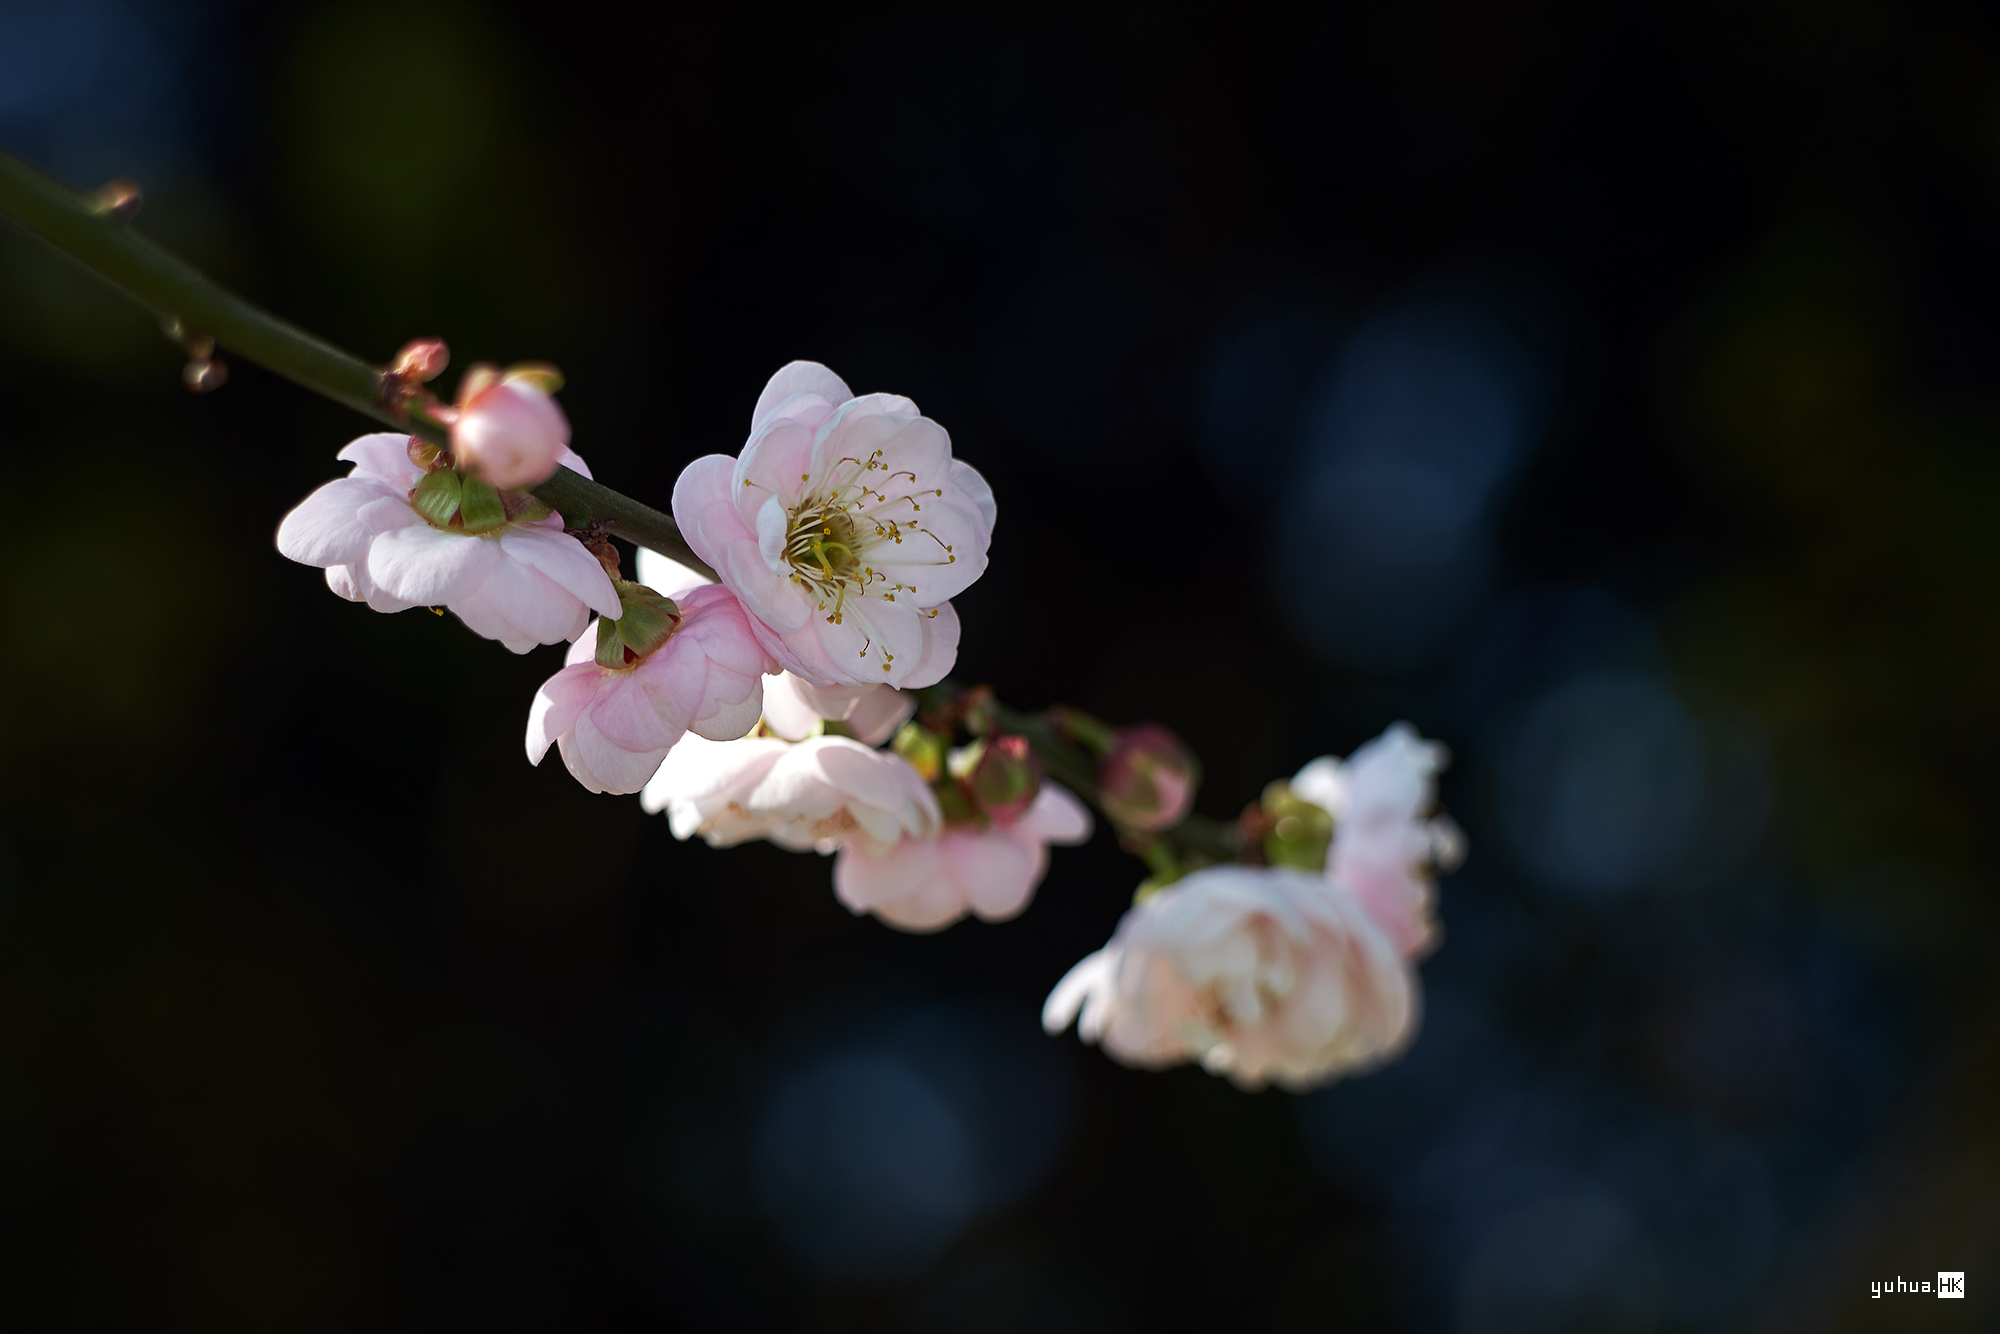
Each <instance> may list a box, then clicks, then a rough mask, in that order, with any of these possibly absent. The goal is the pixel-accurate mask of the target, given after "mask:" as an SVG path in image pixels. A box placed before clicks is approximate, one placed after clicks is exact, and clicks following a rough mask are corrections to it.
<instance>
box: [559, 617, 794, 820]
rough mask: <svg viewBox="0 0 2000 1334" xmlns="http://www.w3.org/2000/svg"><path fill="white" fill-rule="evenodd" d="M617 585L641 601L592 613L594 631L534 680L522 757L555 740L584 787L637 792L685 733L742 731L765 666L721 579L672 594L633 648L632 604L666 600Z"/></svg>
mask: <svg viewBox="0 0 2000 1334" xmlns="http://www.w3.org/2000/svg"><path fill="white" fill-rule="evenodd" d="M633 590H636V591H633ZM621 592H623V593H624V594H625V596H626V597H627V599H628V601H630V600H632V599H635V598H636V599H639V600H640V601H639V602H635V603H633V605H635V606H641V609H640V610H637V611H635V610H633V609H632V607H631V606H628V609H627V611H626V613H625V615H624V617H623V618H621V619H620V620H619V621H617V622H616V623H611V622H604V621H600V622H598V627H599V634H598V635H595V636H586V637H584V638H582V639H579V640H577V642H576V643H575V644H574V645H572V646H571V648H570V651H569V657H568V665H567V666H565V667H564V668H563V669H562V670H561V671H559V672H557V673H556V674H555V675H554V676H552V677H550V678H549V679H548V680H547V681H544V682H543V683H542V687H541V689H539V690H537V691H536V692H535V702H534V704H533V705H532V706H531V707H530V708H529V710H528V763H530V764H540V763H541V762H542V757H543V756H544V755H546V754H548V750H549V747H550V746H551V745H555V746H558V747H560V748H561V751H562V757H563V763H564V764H565V765H567V766H568V768H569V771H570V773H572V774H574V775H575V776H576V781H577V782H579V783H582V784H583V785H584V786H585V787H587V788H589V789H590V790H591V791H592V792H637V791H638V790H639V789H640V788H642V787H644V786H645V784H646V780H647V779H649V778H651V777H652V776H653V773H654V771H655V770H657V769H658V768H659V767H660V761H662V760H664V759H665V758H666V757H667V754H668V752H669V751H671V750H673V748H674V747H675V745H676V744H684V743H683V740H682V739H683V736H684V735H685V734H687V733H693V734H694V735H695V736H699V737H707V738H709V739H710V740H712V741H733V740H735V739H736V738H737V737H740V736H742V735H743V734H744V733H746V732H748V731H749V730H750V729H751V728H753V727H755V726H756V725H757V715H758V712H759V711H760V710H761V709H762V708H763V680H764V673H765V672H767V671H769V670H770V669H771V667H772V666H773V665H774V664H773V663H772V662H771V657H770V655H769V654H768V653H766V652H764V650H763V648H762V647H761V646H760V645H759V644H758V643H757V640H756V637H755V636H753V635H752V634H751V633H750V622H749V618H748V617H747V616H745V615H744V613H743V607H742V604H741V603H739V602H737V600H736V596H735V594H733V593H731V592H730V591H729V590H728V589H726V588H717V587H715V586H713V585H710V586H709V587H706V588H697V589H693V590H691V591H688V592H684V593H682V594H681V596H680V598H679V600H678V608H677V609H676V610H673V611H670V612H665V615H664V619H661V620H659V623H658V625H657V628H655V629H653V630H652V632H651V634H650V635H648V637H647V638H646V639H642V640H641V641H640V645H639V647H640V648H643V649H646V651H645V652H644V653H643V654H642V653H638V652H635V651H634V649H633V648H632V647H631V645H630V644H629V643H627V642H625V641H626V640H627V639H629V638H630V637H631V636H632V635H633V633H634V630H635V628H637V625H638V623H639V622H642V621H645V620H646V619H647V617H646V615H645V610H646V608H645V607H643V606H642V605H641V603H643V602H651V603H652V604H653V605H654V606H655V607H657V608H660V609H662V610H664V609H665V608H669V607H673V606H674V605H675V604H673V603H670V602H667V601H666V600H665V599H662V598H659V597H658V596H657V595H656V594H652V593H651V590H648V589H643V588H639V587H638V586H637V585H624V586H623V587H622V588H621ZM656 619H659V618H656Z"/></svg>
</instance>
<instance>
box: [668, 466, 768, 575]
mask: <svg viewBox="0 0 2000 1334" xmlns="http://www.w3.org/2000/svg"><path fill="white" fill-rule="evenodd" d="M735 476H736V460H735V459H732V458H730V457H729V456H728V455H727V454H710V455H707V456H706V457H704V458H698V459H696V460H695V461H694V462H693V463H690V464H688V466H687V467H685V468H683V469H681V475H680V477H679V479H678V480H676V481H675V482H674V504H673V510H674V523H675V525H676V526H678V527H679V528H680V530H681V536H682V537H683V538H685V539H687V544H688V545H689V546H690V547H692V548H694V554H695V555H697V556H699V557H701V558H702V560H704V561H706V562H707V563H708V564H709V565H710V566H711V567H713V568H714V569H717V570H720V569H721V568H722V553H723V551H724V549H725V548H727V547H728V545H729V544H730V543H731V542H735V541H738V540H740V539H742V538H746V537H749V536H750V535H751V532H752V529H751V527H750V525H749V524H748V523H747V522H746V521H745V520H744V519H743V518H742V516H741V515H739V514H738V513H737V511H736V491H737V490H738V489H739V488H738V486H737V484H736V482H735V480H734V479H735ZM641 582H647V581H646V580H643V579H642V580H641ZM654 587H655V588H656V589H657V590H658V591H659V592H662V593H665V592H666V591H667V590H666V589H664V588H659V587H658V585H654Z"/></svg>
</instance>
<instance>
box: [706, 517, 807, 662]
mask: <svg viewBox="0 0 2000 1334" xmlns="http://www.w3.org/2000/svg"><path fill="white" fill-rule="evenodd" d="M719 568H720V570H721V572H722V575H723V577H724V579H726V580H727V581H728V583H729V587H730V589H731V591H733V592H734V593H735V594H736V596H737V597H739V598H741V599H742V600H743V606H744V607H745V609H747V610H748V611H749V613H750V614H751V615H752V616H754V617H756V618H757V619H758V620H760V621H762V622H763V623H764V624H765V625H767V626H769V627H770V628H771V629H772V631H773V632H775V633H777V634H781V635H782V634H791V633H794V632H796V631H798V630H800V629H801V628H802V627H804V626H805V625H806V624H807V622H808V619H809V618H810V617H811V616H812V614H813V604H812V602H811V601H810V600H809V599H808V598H807V597H806V596H805V594H804V593H802V592H800V591H799V588H798V586H797V585H796V584H794V583H792V581H791V580H789V579H787V578H785V577H784V576H782V575H777V574H773V573H771V570H770V568H769V567H768V566H766V565H765V564H764V558H763V557H762V556H760V555H758V554H757V546H756V544H755V543H754V542H748V541H744V542H732V543H730V544H729V549H728V550H727V551H726V552H724V553H723V560H722V564H721V566H720V567H719ZM759 639H760V641H762V636H759ZM765 647H766V648H769V647H770V645H769V643H768V642H766V643H765Z"/></svg>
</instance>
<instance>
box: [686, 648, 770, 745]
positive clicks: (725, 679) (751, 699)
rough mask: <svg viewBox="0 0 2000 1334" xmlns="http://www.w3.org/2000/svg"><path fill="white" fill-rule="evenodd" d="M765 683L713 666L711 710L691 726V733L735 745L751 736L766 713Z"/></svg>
mask: <svg viewBox="0 0 2000 1334" xmlns="http://www.w3.org/2000/svg"><path fill="white" fill-rule="evenodd" d="M763 679H764V678H762V677H761V676H756V677H739V676H735V675H733V674H731V673H728V672H719V671H717V670H716V669H715V666H714V664H712V663H711V664H710V666H709V669H708V705H707V709H706V711H705V712H703V713H702V714H701V716H700V717H698V718H696V719H695V720H694V721H693V722H691V723H689V724H688V731H690V732H693V733H694V734H695V735H696V736H700V737H705V738H707V739H708V740H710V741H734V740H736V739H737V738H739V737H744V736H748V735H749V734H750V730H751V729H752V728H754V727H755V726H756V725H757V719H758V718H759V717H761V716H762V715H763V712H764V687H763ZM739 690H740V691H741V692H742V694H741V695H740V696H739V697H737V698H733V699H732V698H730V696H732V695H736V693H737V691H739Z"/></svg>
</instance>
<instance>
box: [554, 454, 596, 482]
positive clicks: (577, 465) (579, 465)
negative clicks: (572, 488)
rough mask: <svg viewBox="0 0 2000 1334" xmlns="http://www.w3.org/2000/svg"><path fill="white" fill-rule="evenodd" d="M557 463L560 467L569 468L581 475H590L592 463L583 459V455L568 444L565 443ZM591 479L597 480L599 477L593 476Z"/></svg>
mask: <svg viewBox="0 0 2000 1334" xmlns="http://www.w3.org/2000/svg"><path fill="white" fill-rule="evenodd" d="M556 464H557V466H559V467H563V468H568V469H569V470H570V471H571V472H573V473H576V474H577V475H578V476H580V477H590V465H589V464H588V463H585V462H584V461H583V455H581V454H579V453H577V452H576V451H575V450H573V449H571V448H570V447H569V446H568V445H564V446H563V451H562V453H561V454H559V455H558V456H557V457H556ZM591 480H592V481H595V480H597V479H596V478H594V477H593V478H591Z"/></svg>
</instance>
